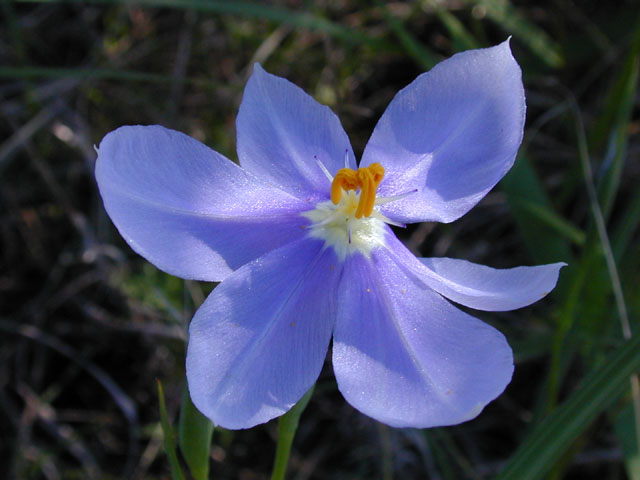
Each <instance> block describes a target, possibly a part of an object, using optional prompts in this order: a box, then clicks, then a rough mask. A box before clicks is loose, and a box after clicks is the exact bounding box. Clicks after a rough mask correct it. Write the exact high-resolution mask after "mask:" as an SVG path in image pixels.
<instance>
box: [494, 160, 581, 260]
mask: <svg viewBox="0 0 640 480" xmlns="http://www.w3.org/2000/svg"><path fill="white" fill-rule="evenodd" d="M500 188H501V189H502V191H503V192H504V193H505V195H506V197H507V203H508V204H509V208H510V209H511V211H512V212H513V215H514V216H515V218H516V221H517V222H518V226H519V228H520V230H521V232H522V234H523V237H524V241H525V244H526V245H527V248H528V250H529V254H530V255H531V257H532V259H533V260H535V261H536V262H537V263H550V262H558V261H565V262H567V263H571V258H572V255H571V251H570V250H569V245H568V243H567V241H566V240H567V238H572V239H573V240H575V241H578V242H581V241H582V237H583V234H582V232H580V231H579V230H578V229H577V228H575V227H573V226H571V225H570V224H569V223H568V222H567V221H566V220H564V219H562V217H560V216H559V215H558V214H557V213H555V212H554V210H553V206H552V203H551V200H549V197H548V196H547V193H546V192H545V190H544V187H543V186H542V184H541V182H540V180H539V179H538V176H537V174H536V172H535V170H534V169H533V167H532V165H531V163H530V162H529V159H528V157H527V156H526V155H520V156H519V157H518V159H517V161H516V163H515V165H514V166H513V167H512V168H511V170H510V171H509V173H508V174H507V175H506V176H505V177H504V178H503V179H502V181H501V182H500ZM558 227H559V229H558ZM561 232H562V233H561Z"/></svg>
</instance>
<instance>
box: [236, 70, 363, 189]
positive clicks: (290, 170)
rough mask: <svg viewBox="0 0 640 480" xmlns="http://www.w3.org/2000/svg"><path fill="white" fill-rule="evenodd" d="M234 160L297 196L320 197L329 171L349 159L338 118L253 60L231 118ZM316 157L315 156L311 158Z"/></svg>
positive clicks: (351, 162) (327, 181)
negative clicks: (235, 144)
mask: <svg viewBox="0 0 640 480" xmlns="http://www.w3.org/2000/svg"><path fill="white" fill-rule="evenodd" d="M236 126H237V131H238V158H239V159H240V164H241V165H242V166H243V167H244V168H246V169H247V170H249V171H250V172H252V173H253V174H254V175H256V176H258V177H259V178H263V179H265V180H266V181H268V182H270V183H273V184H274V185H277V186H278V187H280V188H282V189H283V190H286V191H287V192H290V193H292V194H295V195H297V196H299V197H301V198H307V197H311V198H313V199H314V200H321V199H322V200H326V199H327V195H328V192H329V189H330V182H329V180H328V179H327V177H326V176H325V174H324V173H323V172H322V169H321V168H320V167H319V166H318V163H317V161H320V162H322V163H323V164H324V166H325V167H326V168H327V170H328V171H329V172H330V173H331V174H332V175H335V174H336V172H337V171H338V170H339V169H340V168H343V167H344V166H345V154H346V153H348V158H349V165H350V167H351V168H354V166H355V161H354V156H353V151H352V150H351V144H350V143H349V139H348V138H347V135H346V133H345V132H344V130H343V128H342V125H341V124H340V120H338V117H336V116H335V114H334V113H333V112H332V111H331V110H330V109H329V107H326V106H323V105H320V104H319V103H318V102H316V101H315V100H314V99H313V98H311V97H310V96H309V95H307V94H306V93H305V92H304V91H302V89H300V88H299V87H297V86H295V85H294V84H292V83H291V82H289V81H288V80H285V79H284V78H280V77H277V76H275V75H271V74H269V73H267V72H265V71H264V70H263V69H262V67H261V66H260V65H259V64H257V63H256V64H255V66H254V69H253V75H252V76H251V78H250V79H249V82H248V83H247V86H246V87H245V90H244V96H243V97H242V104H241V105H240V111H239V112H238V118H237V119H236ZM316 158H317V161H316Z"/></svg>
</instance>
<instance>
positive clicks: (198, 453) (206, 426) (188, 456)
mask: <svg viewBox="0 0 640 480" xmlns="http://www.w3.org/2000/svg"><path fill="white" fill-rule="evenodd" d="M212 435H213V423H211V421H210V420H209V419H208V418H207V417H205V416H204V415H202V413H200V411H199V410H198V409H197V408H196V407H195V405H194V404H193V402H192V401H191V396H190V395H189V389H188V388H187V385H186V384H185V386H184V391H183V393H182V405H181V407H180V423H179V426H178V442H179V445H180V451H181V452H182V456H183V457H184V459H185V461H186V462H187V465H188V466H189V470H190V471H191V475H192V476H193V478H194V479H195V480H207V478H209V453H210V451H211V437H212Z"/></svg>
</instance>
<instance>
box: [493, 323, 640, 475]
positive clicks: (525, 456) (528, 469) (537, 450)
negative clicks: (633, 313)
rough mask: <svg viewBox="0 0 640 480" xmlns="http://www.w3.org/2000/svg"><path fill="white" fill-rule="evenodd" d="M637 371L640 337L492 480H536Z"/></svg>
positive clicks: (542, 425) (614, 357)
mask: <svg viewBox="0 0 640 480" xmlns="http://www.w3.org/2000/svg"><path fill="white" fill-rule="evenodd" d="M639 369H640V336H635V337H633V338H632V339H631V340H628V341H626V342H624V344H622V346H621V347H620V348H619V349H618V350H617V351H616V352H614V353H613V354H611V355H609V356H608V357H607V358H606V361H604V362H602V364H601V365H600V367H599V368H597V369H596V370H594V371H592V372H591V373H590V374H589V375H587V376H586V378H585V379H584V380H583V382H582V385H581V386H580V387H579V388H578V389H577V390H576V391H575V392H574V393H573V394H572V395H571V396H570V397H569V398H568V400H567V401H565V402H564V403H563V404H562V405H561V406H560V407H558V408H557V409H556V410H555V411H554V412H553V413H552V414H551V415H549V416H548V417H547V418H546V419H545V420H543V421H542V422H540V423H539V424H538V426H537V427H536V428H535V429H534V431H533V432H532V433H531V434H530V435H529V436H528V437H527V438H526V439H525V441H524V442H523V444H522V445H521V446H520V448H519V449H518V450H517V451H516V453H515V454H514V455H513V456H512V457H511V459H510V460H509V462H508V463H507V465H506V467H505V468H504V470H502V472H501V473H500V474H499V475H498V476H497V477H496V478H495V479H494V480H539V479H540V478H543V477H544V475H545V473H546V472H547V471H548V470H549V469H551V468H552V467H553V465H554V463H555V462H556V461H558V459H560V458H561V457H562V456H563V455H564V453H565V452H566V451H567V449H568V448H569V447H570V446H571V444H572V442H573V441H574V440H575V439H576V438H578V436H579V435H580V434H581V433H582V432H584V430H585V429H586V428H587V427H588V426H589V425H590V424H591V422H592V421H593V420H594V419H595V418H596V416H597V415H599V414H600V413H601V412H603V411H604V410H605V409H607V408H609V407H610V406H611V405H613V404H614V402H616V401H617V400H618V398H620V396H621V395H622V394H624V393H625V392H626V390H627V388H628V379H629V376H630V375H631V374H632V373H634V372H635V371H637V370H639Z"/></svg>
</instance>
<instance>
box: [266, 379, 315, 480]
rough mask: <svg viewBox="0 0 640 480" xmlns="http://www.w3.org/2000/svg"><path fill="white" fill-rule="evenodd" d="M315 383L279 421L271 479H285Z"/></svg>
mask: <svg viewBox="0 0 640 480" xmlns="http://www.w3.org/2000/svg"><path fill="white" fill-rule="evenodd" d="M314 388H315V385H314V386H313V387H311V388H310V389H309V391H308V392H307V393H305V394H304V396H303V397H302V398H301V399H300V401H299V402H298V403H296V404H295V405H294V406H293V408H292V409H291V410H289V411H288V412H287V413H285V414H284V415H283V416H281V417H280V421H279V423H278V443H277V446H276V459H275V462H274V464H273V471H272V472H271V480H284V476H285V474H286V473H287V465H288V464H289V454H290V453H291V444H293V438H294V437H295V435H296V430H297V429H298V423H299V421H300V415H302V412H304V409H305V408H306V407H307V404H308V403H309V400H311V395H313V389H314Z"/></svg>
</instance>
